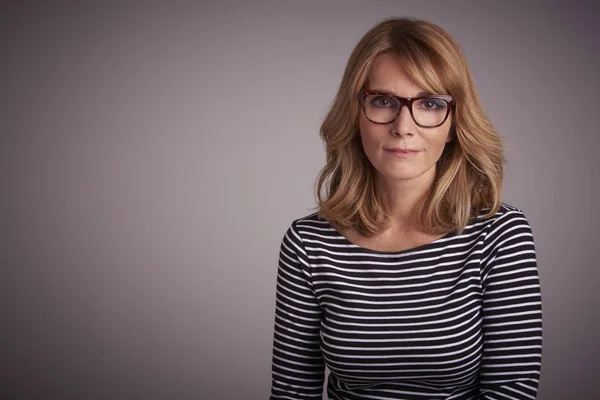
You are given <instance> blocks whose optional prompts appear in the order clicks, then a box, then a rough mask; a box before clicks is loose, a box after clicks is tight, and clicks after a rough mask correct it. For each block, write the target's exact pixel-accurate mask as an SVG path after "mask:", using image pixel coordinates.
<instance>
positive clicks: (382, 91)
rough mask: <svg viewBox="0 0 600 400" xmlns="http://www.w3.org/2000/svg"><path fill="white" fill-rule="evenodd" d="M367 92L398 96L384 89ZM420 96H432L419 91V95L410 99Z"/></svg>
mask: <svg viewBox="0 0 600 400" xmlns="http://www.w3.org/2000/svg"><path fill="white" fill-rule="evenodd" d="M368 90H370V91H373V92H379V93H383V94H389V95H392V96H398V95H397V94H396V93H394V92H392V91H389V90H385V89H368ZM421 96H432V94H431V93H429V92H425V91H420V92H419V93H417V95H416V96H412V97H421ZM398 97H402V96H398Z"/></svg>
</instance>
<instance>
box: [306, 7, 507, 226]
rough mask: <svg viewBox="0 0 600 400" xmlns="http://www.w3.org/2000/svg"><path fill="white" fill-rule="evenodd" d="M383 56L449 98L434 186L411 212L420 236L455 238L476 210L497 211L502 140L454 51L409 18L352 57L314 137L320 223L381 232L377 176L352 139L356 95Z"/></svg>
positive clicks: (387, 23) (386, 26)
mask: <svg viewBox="0 0 600 400" xmlns="http://www.w3.org/2000/svg"><path fill="white" fill-rule="evenodd" d="M387 52H391V53H394V54H397V55H399V56H400V57H401V60H402V62H403V66H404V67H405V69H406V72H407V73H408V75H409V76H410V77H411V78H412V79H413V80H414V82H415V83H416V84H418V85H419V86H420V87H421V88H422V89H424V90H426V91H427V92H429V93H437V94H449V95H452V96H453V97H454V100H455V108H454V110H453V111H452V114H451V118H452V125H451V128H450V134H451V135H452V140H451V141H450V142H449V143H448V144H446V147H445V149H444V151H443V153H442V156H441V157H440V160H439V161H438V163H437V168H436V178H435V181H434V183H433V187H432V188H431V190H430V191H429V192H428V194H427V196H426V197H425V198H423V200H422V201H421V202H420V203H419V204H418V206H417V210H416V212H417V221H418V224H419V226H420V228H421V229H422V230H424V231H426V232H430V233H436V234H441V233H448V232H451V231H456V232H458V233H460V232H462V231H463V230H464V228H465V226H466V225H467V224H468V223H469V221H470V220H471V219H472V218H473V217H475V216H476V215H478V214H479V213H481V212H482V210H485V211H486V214H485V215H486V216H491V215H493V214H494V213H496V211H498V209H499V207H500V201H501V200H500V198H501V189H502V177H503V164H504V156H503V145H502V138H501V137H500V136H499V135H498V133H497V132H496V131H495V129H494V128H493V126H492V124H491V122H490V120H489V119H488V117H487V116H486V114H485V111H484V109H483V106H482V104H481V101H480V99H479V96H478V95H477V92H476V90H475V84H474V82H473V78H472V77H471V72H470V70H469V67H468V65H467V62H466V60H465V57H464V55H463V54H462V52H461V50H460V47H459V46H458V44H457V43H456V42H455V41H454V40H453V39H452V37H450V35H449V34H448V33H446V32H445V31H444V30H443V29H442V28H440V27H439V26H437V25H435V24H432V23H430V22H427V21H422V20H418V19H414V18H391V19H387V20H384V21H382V22H380V23H379V24H377V25H376V26H374V27H373V28H371V30H369V31H368V32H367V33H366V34H365V36H364V37H363V38H362V39H361V40H360V41H359V42H358V44H357V45H356V47H355V48H354V51H353V52H352V54H351V55H350V59H349V60H348V64H347V65H346V69H345V71H344V75H343V78H342V82H341V84H340V86H339V89H338V92H337V94H336V96H335V99H334V101H333V103H332V105H331V108H330V110H329V112H328V114H327V116H326V117H325V119H324V121H323V124H322V125H321V130H320V134H321V138H322V139H323V141H324V143H325V147H326V164H325V166H324V167H323V169H322V170H321V172H320V173H319V176H318V178H317V182H316V185H315V192H316V197H317V204H318V207H319V216H320V217H321V218H324V219H326V220H328V221H330V222H332V223H334V224H337V225H339V226H343V227H354V228H355V229H356V230H357V231H358V232H359V233H361V234H362V235H365V236H371V235H373V234H375V233H378V232H381V231H382V230H383V229H384V228H385V227H386V226H387V223H386V221H387V216H386V215H385V213H384V212H383V210H382V209H381V205H380V202H379V199H378V194H377V191H376V188H375V179H374V172H375V170H374V168H373V166H372V165H371V163H370V162H369V160H368V158H367V157H366V155H365V153H364V151H363V149H362V146H361V143H360V136H359V134H358V129H359V128H358V119H359V112H360V108H359V101H358V96H359V93H360V91H361V90H362V89H363V88H364V87H365V85H366V82H367V78H368V74H369V71H370V68H371V64H372V63H373V60H374V59H375V58H376V57H377V56H378V55H380V54H383V53H387ZM382 216H383V217H384V218H383V219H382V218H381V217H382Z"/></svg>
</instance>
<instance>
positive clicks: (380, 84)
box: [359, 53, 452, 185]
mask: <svg viewBox="0 0 600 400" xmlns="http://www.w3.org/2000/svg"><path fill="white" fill-rule="evenodd" d="M368 82H369V83H368V86H367V87H366V89H368V90H374V91H381V92H386V93H390V94H393V95H396V96H400V97H416V96H419V95H423V92H424V90H423V89H422V88H420V87H419V86H417V85H416V84H415V83H414V82H413V81H412V80H411V79H410V78H409V76H408V75H407V74H406V72H404V70H403V68H402V62H401V59H400V57H399V56H397V55H395V54H391V53H386V54H381V55H379V56H377V58H376V59H375V60H374V62H373V66H372V69H371V71H370V74H369V79H368ZM435 94H444V93H435ZM451 124H452V115H449V116H448V118H447V119H446V121H445V122H444V123H443V124H442V125H441V126H439V127H437V128H422V127H420V126H418V125H417V124H415V122H414V121H413V119H412V117H411V115H410V110H409V109H408V107H407V106H403V107H402V108H401V110H400V115H399V116H398V118H397V119H396V120H395V121H394V122H392V123H389V124H385V125H380V124H375V123H373V122H371V121H369V120H368V119H367V118H366V117H365V114H364V112H363V111H362V110H361V113H360V120H359V128H360V137H361V141H362V146H363V149H364V151H365V153H366V155H367V157H368V158H369V161H370V162H371V164H373V167H375V170H376V171H377V175H378V176H377V178H378V179H384V180H386V181H412V182H414V183H419V182H422V183H423V184H425V185H428V184H431V183H432V182H433V180H434V178H435V168H436V162H437V161H438V160H439V158H440V156H441V155H442V151H443V150H444V146H445V145H446V143H448V142H449V141H450V140H451V136H450V134H449V131H450V126H451Z"/></svg>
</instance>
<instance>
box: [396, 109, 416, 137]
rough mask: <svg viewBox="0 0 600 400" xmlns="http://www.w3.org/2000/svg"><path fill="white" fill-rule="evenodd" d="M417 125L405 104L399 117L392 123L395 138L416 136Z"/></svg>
mask: <svg viewBox="0 0 600 400" xmlns="http://www.w3.org/2000/svg"><path fill="white" fill-rule="evenodd" d="M415 129H416V125H415V123H414V121H413V119H412V116H411V115H410V110H409V108H408V105H406V104H403V105H402V107H401V108H400V111H399V115H398V117H397V118H396V120H395V121H394V122H393V123H392V134H393V135H394V136H414V134H415Z"/></svg>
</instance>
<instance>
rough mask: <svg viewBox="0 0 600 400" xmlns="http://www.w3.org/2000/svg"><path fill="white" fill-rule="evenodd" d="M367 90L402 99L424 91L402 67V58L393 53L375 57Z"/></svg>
mask: <svg viewBox="0 0 600 400" xmlns="http://www.w3.org/2000/svg"><path fill="white" fill-rule="evenodd" d="M367 88H368V89H370V90H383V91H386V92H390V93H393V94H395V95H397V96H402V97H413V96H416V95H418V94H419V93H421V92H423V91H424V90H423V88H421V87H420V86H419V85H417V83H415V82H414V81H413V80H412V78H411V77H410V76H409V75H408V74H407V72H406V71H405V69H404V67H403V65H402V58H401V57H400V56H398V55H397V54H393V53H384V54H380V55H378V56H377V57H375V59H374V60H373V63H372V65H371V70H370V71H369V76H368V83H367Z"/></svg>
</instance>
